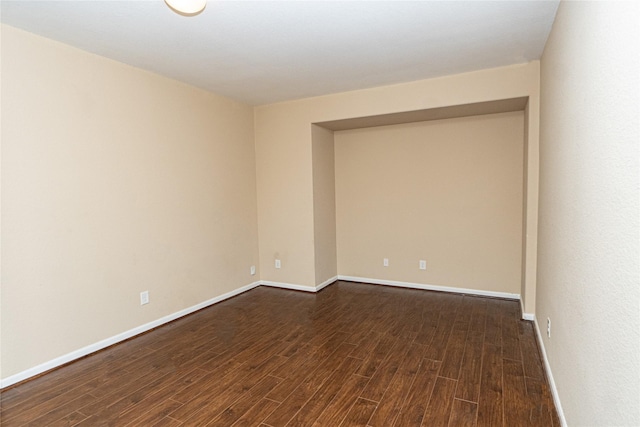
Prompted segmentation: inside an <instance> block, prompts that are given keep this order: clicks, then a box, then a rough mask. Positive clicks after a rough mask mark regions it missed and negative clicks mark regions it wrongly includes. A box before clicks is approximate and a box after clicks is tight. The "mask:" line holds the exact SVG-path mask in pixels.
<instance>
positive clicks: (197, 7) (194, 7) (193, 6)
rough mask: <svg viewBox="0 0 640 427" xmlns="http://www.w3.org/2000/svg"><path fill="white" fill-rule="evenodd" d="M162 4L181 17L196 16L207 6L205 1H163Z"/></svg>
mask: <svg viewBox="0 0 640 427" xmlns="http://www.w3.org/2000/svg"><path fill="white" fill-rule="evenodd" d="M164 2H165V3H166V4H167V6H169V7H170V8H171V10H173V11H174V12H176V13H179V14H180V15H183V16H196V15H197V14H199V13H200V12H202V11H203V10H204V8H205V6H206V5H207V0H164Z"/></svg>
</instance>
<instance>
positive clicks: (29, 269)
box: [1, 26, 258, 378]
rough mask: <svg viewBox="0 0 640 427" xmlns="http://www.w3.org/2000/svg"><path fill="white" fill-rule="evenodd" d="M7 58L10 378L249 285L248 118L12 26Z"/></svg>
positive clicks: (5, 365) (253, 237)
mask: <svg viewBox="0 0 640 427" xmlns="http://www.w3.org/2000/svg"><path fill="white" fill-rule="evenodd" d="M2 58H3V61H2V86H3V91H2V107H3V108H2V110H3V116H2V239H1V241H2V247H3V249H4V250H3V252H2V277H1V281H2V352H3V354H2V375H3V378H6V377H8V376H11V375H14V374H16V373H19V372H22V371H24V370H27V369H29V368H32V367H34V366H36V365H38V364H40V363H43V362H47V361H50V360H52V359H54V358H56V357H59V356H63V355H65V354H68V353H70V352H72V351H75V350H78V349H79V348H82V347H84V346H87V345H91V344H94V343H96V342H98V341H100V340H103V339H107V338H110V337H112V336H114V335H117V334H119V333H122V332H124V331H127V330H130V329H132V328H135V327H138V326H140V325H143V324H145V323H147V322H151V321H155V320H157V319H159V318H161V317H163V316H166V315H169V314H172V313H175V312H177V311H179V310H182V309H185V308H187V307H191V306H193V305H195V304H199V303H202V302H203V301H206V300H209V299H211V298H214V297H216V296H219V295H221V294H224V293H227V292H229V291H232V290H235V289H237V288H240V287H241V286H244V285H247V284H249V283H251V282H252V281H253V280H255V277H253V276H251V275H250V274H249V267H250V266H251V265H257V262H258V253H257V249H258V241H257V212H256V183H255V149H254V144H253V110H252V108H251V107H250V106H247V105H244V104H242V103H239V102H236V101H232V100H229V99H227V98H223V97H220V96H217V95H214V94H211V93H208V92H206V91H204V90H200V89H196V88H193V87H190V86H187V85H185V84H182V83H178V82H176V81H173V80H169V79H167V78H163V77H160V76H157V75H154V74H151V73H148V72H146V71H142V70H139V69H135V68H133V67H130V66H126V65H124V64H120V63H117V62H115V61H111V60H108V59H105V58H101V57H99V56H96V55H93V54H89V53H87V52H83V51H80V50H77V49H74V48H71V47H69V46H66V45H63V44H61V43H57V42H54V41H51V40H47V39H44V38H42V37H38V36H35V35H32V34H29V33H26V32H23V31H21V30H16V29H13V28H11V27H6V26H3V27H2ZM145 290H148V291H149V292H150V299H151V302H150V304H148V305H144V306H141V305H140V303H139V293H140V292H141V291H145Z"/></svg>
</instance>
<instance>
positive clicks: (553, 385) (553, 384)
mask: <svg viewBox="0 0 640 427" xmlns="http://www.w3.org/2000/svg"><path fill="white" fill-rule="evenodd" d="M533 324H534V325H535V331H536V338H537V339H538V344H539V345H540V352H541V353H542V361H543V362H544V370H545V372H546V373H547V379H548V380H549V388H550V389H551V395H552V396H553V403H554V404H555V405H556V411H558V418H559V419H560V424H561V425H562V427H567V420H566V419H565V417H564V411H563V410H562V405H561V404H560V396H559V395H558V389H557V388H556V382H555V381H554V380H553V373H552V372H551V365H549V359H547V350H546V349H545V348H544V342H542V334H541V333H540V327H539V326H538V320H537V319H534V321H533Z"/></svg>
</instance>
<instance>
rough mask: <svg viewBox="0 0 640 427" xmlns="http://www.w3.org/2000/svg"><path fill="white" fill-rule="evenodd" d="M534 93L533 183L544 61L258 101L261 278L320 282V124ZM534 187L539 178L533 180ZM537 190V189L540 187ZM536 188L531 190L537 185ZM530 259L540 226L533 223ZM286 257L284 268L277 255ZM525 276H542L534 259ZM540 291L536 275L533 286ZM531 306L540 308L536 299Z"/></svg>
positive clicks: (532, 209) (531, 209)
mask: <svg viewBox="0 0 640 427" xmlns="http://www.w3.org/2000/svg"><path fill="white" fill-rule="evenodd" d="M518 97H528V98H529V104H528V105H529V108H528V113H529V116H528V123H529V129H528V130H527V133H528V141H529V143H528V146H527V150H528V151H529V155H528V159H529V165H528V166H529V167H528V168H527V173H528V174H529V182H530V183H537V179H538V178H537V172H538V169H537V168H538V165H537V163H535V162H536V161H537V159H538V157H537V150H538V139H537V138H538V134H537V127H538V125H539V123H538V111H539V63H538V62H532V63H529V64H525V65H515V66H510V67H502V68H496V69H490V70H483V71H477V72H472V73H465V74H459V75H454V76H447V77H442V78H436V79H429V80H422V81H418V82H412V83H406V84H400V85H394V86H385V87H379V88H374V89H367V90H360V91H353V92H345V93H340V94H335V95H328V96H322V97H316V98H308V99H303V100H297V101H290V102H283V103H278V104H272V105H266V106H260V107H257V108H256V110H255V114H256V119H255V124H256V161H257V180H258V221H259V230H260V242H259V244H260V261H261V270H262V276H261V278H262V279H265V280H269V281H275V282H284V283H294V284H300V285H306V286H313V285H316V284H318V283H317V282H316V274H315V273H314V269H315V247H314V243H313V242H314V231H313V230H314V206H313V154H312V142H311V141H312V132H311V131H310V126H311V124H313V123H322V122H326V121H332V120H342V119H349V118H354V117H367V116H374V115H379V114H390V113H398V112H406V111H414V110H423V109H429V108H439V107H447V106H452V105H464V104H470V103H476V102H486V101H495V100H502V99H510V98H518ZM531 185H533V184H531ZM536 188H537V187H536ZM530 190H531V189H530ZM527 199H528V203H527V213H526V215H527V217H535V216H536V215H537V191H536V190H534V191H528V192H527ZM527 227H528V230H527V231H526V235H528V236H529V238H528V239H527V242H526V245H527V259H529V256H530V254H531V251H533V254H535V251H536V246H535V244H536V243H535V240H536V235H537V230H536V229H535V227H536V223H535V221H528V222H527ZM276 255H278V256H280V257H282V258H283V263H282V268H281V269H279V270H277V269H275V268H274V264H273V260H274V257H275V256H276ZM526 268H527V271H529V272H530V273H529V274H526V275H525V277H527V278H528V279H531V278H535V274H531V273H534V272H535V271H531V270H535V264H533V265H531V264H529V263H527V265H526ZM527 288H528V289H535V281H533V282H531V283H529V284H528V286H527ZM526 304H527V306H526V307H525V311H526V312H528V313H533V311H534V307H535V301H534V300H533V299H532V300H528V301H527V302H526Z"/></svg>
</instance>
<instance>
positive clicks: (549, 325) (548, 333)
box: [547, 317, 551, 338]
mask: <svg viewBox="0 0 640 427" xmlns="http://www.w3.org/2000/svg"><path fill="white" fill-rule="evenodd" d="M547 338H551V319H549V318H548V317H547Z"/></svg>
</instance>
